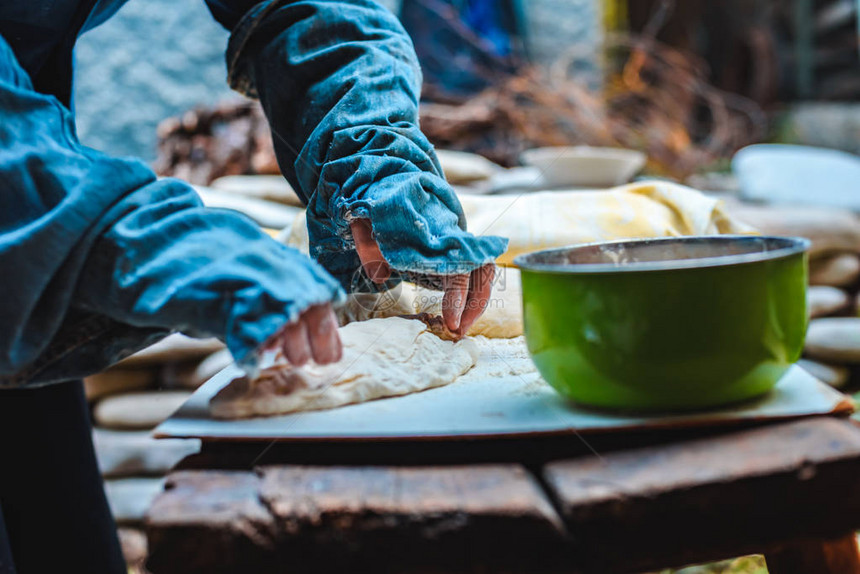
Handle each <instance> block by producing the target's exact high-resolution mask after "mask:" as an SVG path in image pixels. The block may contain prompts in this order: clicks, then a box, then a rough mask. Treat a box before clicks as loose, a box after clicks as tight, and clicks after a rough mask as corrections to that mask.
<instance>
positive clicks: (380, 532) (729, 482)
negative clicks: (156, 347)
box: [148, 418, 860, 574]
mask: <svg viewBox="0 0 860 574" xmlns="http://www.w3.org/2000/svg"><path fill="white" fill-rule="evenodd" d="M537 471H538V472H539V473H540V475H541V476H542V478H543V483H539V482H537V481H536V480H535V479H534V478H533V475H531V474H530V473H529V472H528V471H526V470H525V468H524V467H522V466H519V465H511V464H506V465H499V464H496V465H472V466H423V467H410V466H398V467H370V466H359V467H344V466H339V467H323V466H297V465H273V466H263V467H260V468H258V469H257V470H256V471H247V470H245V471H206V470H199V471H181V472H176V473H174V474H173V475H171V477H170V479H169V481H168V487H167V491H166V492H165V493H164V494H163V495H162V496H161V497H160V498H159V499H158V500H157V501H156V503H155V505H154V506H153V508H152V509H151V511H150V516H149V520H148V533H149V537H150V548H151V556H150V560H149V567H150V569H151V570H152V572H153V573H154V574H172V573H174V572H183V573H185V572H188V573H193V572H207V573H211V572H214V573H218V572H237V573H238V572H242V573H244V572H255V573H263V574H265V573H269V572H285V571H287V572H324V573H328V572H337V573H339V574H340V573H343V572H374V573H383V574H385V573H388V572H392V573H393V572H398V573H421V574H429V573H439V574H442V573H445V574H452V573H459V572H463V573H465V572H471V573H478V572H486V573H489V572H493V573H512V574H513V573H517V574H526V573H529V574H531V573H537V572H587V573H595V574H597V573H600V574H611V573H613V572H642V571H647V570H657V569H661V568H666V567H671V566H679V565H683V564H690V563H697V562H702V561H706V560H710V559H721V558H728V557H732V556H738V555H741V554H745V553H752V552H762V553H765V554H766V555H767V556H769V557H771V559H772V560H773V561H774V565H775V567H776V568H780V567H781V568H783V570H782V572H786V571H788V572H798V573H802V574H819V570H820V569H821V568H830V565H835V566H834V568H837V570H833V568H831V570H832V571H839V570H838V568H841V567H842V565H844V564H849V565H851V562H850V560H848V561H847V562H846V559H849V558H850V556H849V554H850V552H849V551H850V548H849V546H850V545H849V544H848V543H847V542H846V540H847V539H846V538H845V536H846V534H847V533H849V532H852V531H853V530H854V529H856V528H858V527H860V429H858V427H857V426H856V425H855V424H853V423H851V422H849V421H845V420H840V419H833V418H817V419H810V420H805V421H796V422H792V423H787V424H780V425H769V426H767V427H763V428H758V429H753V430H746V431H740V432H734V433H728V434H723V435H720V436H715V437H709V438H706V439H697V440H690V441H686V442H679V443H674V444H669V445H663V446H654V447H646V448H639V449H634V450H627V451H618V452H612V453H603V454H600V455H599V456H595V455H594V454H591V455H588V456H583V457H579V458H575V459H570V460H564V461H559V462H553V463H550V464H548V465H546V466H545V467H543V469H537ZM828 541H836V542H828ZM798 557H800V558H798ZM801 558H802V560H801ZM792 560H795V561H797V560H801V562H802V564H803V565H805V566H802V565H800V564H801V562H798V567H797V568H795V569H789V570H785V568H786V564H789V567H790V564H791V561H792ZM851 567H853V565H852V566H851ZM821 572H827V570H826V569H825V570H821Z"/></svg>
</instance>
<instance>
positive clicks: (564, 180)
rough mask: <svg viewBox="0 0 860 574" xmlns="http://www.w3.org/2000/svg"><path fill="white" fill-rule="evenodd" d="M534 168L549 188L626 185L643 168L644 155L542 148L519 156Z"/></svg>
mask: <svg viewBox="0 0 860 574" xmlns="http://www.w3.org/2000/svg"><path fill="white" fill-rule="evenodd" d="M520 158H521V159H522V162H523V163H524V164H525V165H529V166H533V167H536V168H538V169H539V170H540V172H541V174H542V175H543V180H544V182H545V183H546V184H547V185H550V186H552V187H559V186H576V187H612V186H615V185H622V184H625V183H627V182H629V181H630V180H631V179H632V178H633V176H634V175H636V174H637V173H638V172H639V170H641V169H642V168H643V167H644V165H645V160H646V156H645V154H644V153H642V152H640V151H636V150H632V149H622V148H611V147H590V146H560V147H542V148H535V149H530V150H526V151H525V152H523V153H522V155H521V156H520Z"/></svg>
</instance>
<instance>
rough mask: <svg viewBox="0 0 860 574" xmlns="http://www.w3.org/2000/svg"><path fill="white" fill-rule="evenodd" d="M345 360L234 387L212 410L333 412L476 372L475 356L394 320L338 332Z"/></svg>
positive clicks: (273, 373)
mask: <svg viewBox="0 0 860 574" xmlns="http://www.w3.org/2000/svg"><path fill="white" fill-rule="evenodd" d="M340 336H341V341H342V342H343V358H342V359H341V360H340V361H339V362H337V363H334V364H332V365H325V366H320V365H315V364H308V365H305V366H303V367H290V366H286V365H280V366H275V367H271V368H269V369H265V370H264V371H263V372H262V373H261V374H260V376H259V377H258V378H257V379H254V380H249V379H248V378H245V377H243V378H240V379H235V380H233V381H231V382H230V383H229V384H228V385H227V386H226V387H224V388H223V389H221V391H220V392H219V393H218V394H217V395H215V396H214V397H213V398H212V400H211V401H210V403H209V408H210V410H211V412H212V415H213V416H214V417H216V418H247V417H252V416H267V415H279V414H287V413H292V412H296V411H308V410H318V409H330V408H333V407H339V406H342V405H347V404H351V403H360V402H364V401H369V400H373V399H378V398H382V397H391V396H396V395H405V394H407V393H414V392H418V391H423V390H426V389H430V388H433V387H439V386H442V385H447V384H448V383H451V382H453V381H454V380H455V379H456V378H457V377H459V376H460V375H462V374H463V373H465V372H467V371H468V370H469V369H471V368H472V367H473V366H474V365H475V362H476V361H477V358H478V349H477V347H476V345H475V343H474V341H471V340H469V339H465V340H463V341H460V342H457V343H454V342H452V341H443V340H442V339H440V338H439V337H437V336H435V335H433V334H432V333H431V332H430V331H429V329H428V327H427V325H425V324H424V323H422V322H421V321H417V320H410V319H402V318H400V317H390V318H387V319H371V320H369V321H362V322H358V323H350V324H349V325H347V326H345V327H342V328H341V329H340Z"/></svg>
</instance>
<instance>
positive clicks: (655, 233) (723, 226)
mask: <svg viewBox="0 0 860 574" xmlns="http://www.w3.org/2000/svg"><path fill="white" fill-rule="evenodd" d="M460 202H461V203H462V204H463V210H464V211H465V213H466V220H467V221H468V224H469V231H471V232H472V233H474V234H476V235H486V234H489V235H501V236H502V237H507V238H508V239H509V240H510V243H509V245H508V250H507V251H506V252H505V253H503V254H502V255H501V257H499V259H498V260H497V261H498V263H499V264H501V265H512V264H513V260H514V257H516V256H517V255H520V254H522V253H528V252H531V251H537V250H539V249H548V248H551V247H563V246H565V245H573V244H577V243H592V242H595V241H611V240H613V239H633V238H644V237H677V236H681V235H720V234H733V233H755V230H754V229H753V228H752V227H750V226H748V225H746V224H744V223H741V222H740V221H738V220H737V219H735V218H733V217H732V216H730V215H729V214H728V213H726V211H725V210H724V208H723V204H722V201H720V200H717V199H713V198H711V197H708V196H706V195H704V194H703V193H701V192H699V191H697V190H695V189H692V188H689V187H685V186H683V185H678V184H675V183H669V182H664V181H648V182H641V183H631V184H628V185H624V186H621V187H616V188H613V189H610V190H601V191H540V192H529V193H524V194H522V195H519V196H514V195H495V196H482V195H461V196H460ZM286 242H287V243H288V244H289V245H292V246H294V247H297V248H299V249H302V250H303V251H304V252H305V253H307V251H308V238H307V228H306V225H305V219H304V213H302V214H301V215H300V216H298V217H297V218H296V221H295V222H293V227H292V229H291V231H290V233H289V237H288V238H287V240H286Z"/></svg>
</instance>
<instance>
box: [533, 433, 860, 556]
mask: <svg viewBox="0 0 860 574" xmlns="http://www.w3.org/2000/svg"><path fill="white" fill-rule="evenodd" d="M544 477H545V479H546V483H547V485H548V487H549V489H550V490H551V492H552V495H553V496H554V497H555V499H556V500H557V502H558V506H559V507H560V509H561V512H562V515H563V518H564V520H565V523H566V525H567V527H568V531H569V532H570V536H571V543H572V545H573V546H574V547H575V554H576V555H577V557H579V559H581V560H583V561H584V562H585V564H586V565H589V566H590V567H591V568H593V569H595V571H602V572H615V571H618V572H627V571H635V570H640V571H641V570H647V569H651V568H655V567H660V568H662V567H666V566H671V565H681V564H687V563H691V562H698V561H703V560H706V559H709V558H720V557H725V556H732V555H735V556H736V555H740V554H744V553H749V552H761V551H764V550H765V549H766V548H768V547H769V546H771V545H773V544H776V543H780V542H784V541H790V540H793V539H800V538H804V537H805V538H834V537H838V536H842V535H843V534H845V533H846V532H850V531H851V530H852V529H853V528H856V527H858V526H860V430H858V429H857V427H856V426H855V425H853V424H852V423H850V422H847V421H840V420H836V419H827V418H822V419H816V420H809V421H800V422H795V423H790V424H782V425H774V426H768V427H765V428H761V429H755V430H750V431H744V432H740V433H733V434H729V435H725V436H722V437H717V438H712V439H706V440H699V441H690V442H684V443H679V444H675V445H670V446H664V447H654V448H645V449H639V450H634V451H628V452H618V453H611V454H608V455H606V456H605V457H603V458H596V457H592V458H582V459H577V460H570V461H563V462H556V463H552V464H549V465H547V467H546V468H545V469H544ZM620 547H623V548H624V551H623V552H619V551H618V549H619V548H620Z"/></svg>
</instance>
